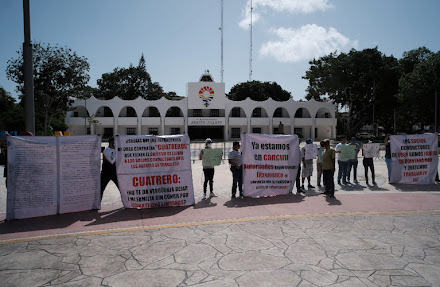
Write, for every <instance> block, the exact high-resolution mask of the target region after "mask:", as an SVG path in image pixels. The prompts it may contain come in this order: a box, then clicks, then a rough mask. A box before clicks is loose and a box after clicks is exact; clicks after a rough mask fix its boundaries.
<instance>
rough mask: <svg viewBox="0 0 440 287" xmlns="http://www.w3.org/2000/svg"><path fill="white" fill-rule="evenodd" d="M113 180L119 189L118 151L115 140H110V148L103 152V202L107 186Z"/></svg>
mask: <svg viewBox="0 0 440 287" xmlns="http://www.w3.org/2000/svg"><path fill="white" fill-rule="evenodd" d="M110 180H112V181H113V182H114V183H115V184H116V186H117V187H118V189H119V184H118V176H117V174H116V151H115V139H114V138H110V139H109V140H108V147H106V148H105V149H104V150H103V151H102V169H101V200H102V196H103V195H104V190H105V188H106V186H107V184H108V183H109V182H110Z"/></svg>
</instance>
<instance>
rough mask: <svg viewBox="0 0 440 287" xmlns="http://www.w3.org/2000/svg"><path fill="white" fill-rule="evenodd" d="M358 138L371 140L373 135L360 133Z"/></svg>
mask: <svg viewBox="0 0 440 287" xmlns="http://www.w3.org/2000/svg"><path fill="white" fill-rule="evenodd" d="M356 137H357V138H360V139H369V138H372V137H373V134H370V133H365V132H363V133H358V134H357V135H356Z"/></svg>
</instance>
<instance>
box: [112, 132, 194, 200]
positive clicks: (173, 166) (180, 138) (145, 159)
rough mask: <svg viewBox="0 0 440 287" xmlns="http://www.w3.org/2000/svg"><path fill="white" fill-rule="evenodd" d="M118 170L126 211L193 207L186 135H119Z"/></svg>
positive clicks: (189, 154)
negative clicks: (129, 209) (132, 209)
mask: <svg viewBox="0 0 440 287" xmlns="http://www.w3.org/2000/svg"><path fill="white" fill-rule="evenodd" d="M115 147H116V168H117V173H118V182H119V190H120V192H121V199H122V202H123V204H124V206H125V207H126V208H152V207H164V206H184V205H193V204H194V189H193V182H192V171H191V150H190V140H189V137H188V136H187V135H173V136H151V135H142V136H117V137H115Z"/></svg>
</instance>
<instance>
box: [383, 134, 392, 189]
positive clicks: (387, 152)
mask: <svg viewBox="0 0 440 287" xmlns="http://www.w3.org/2000/svg"><path fill="white" fill-rule="evenodd" d="M389 139H390V134H387V135H386V137H385V140H384V144H385V163H386V164H387V169H388V181H390V178H391V144H390V140H389Z"/></svg>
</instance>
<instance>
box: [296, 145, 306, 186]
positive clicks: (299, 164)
mask: <svg viewBox="0 0 440 287" xmlns="http://www.w3.org/2000/svg"><path fill="white" fill-rule="evenodd" d="M299 143H301V140H299ZM302 156H303V153H302V152H301V148H298V173H297V174H296V193H297V194H298V193H305V191H304V190H303V189H302V188H301V161H302Z"/></svg>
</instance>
